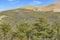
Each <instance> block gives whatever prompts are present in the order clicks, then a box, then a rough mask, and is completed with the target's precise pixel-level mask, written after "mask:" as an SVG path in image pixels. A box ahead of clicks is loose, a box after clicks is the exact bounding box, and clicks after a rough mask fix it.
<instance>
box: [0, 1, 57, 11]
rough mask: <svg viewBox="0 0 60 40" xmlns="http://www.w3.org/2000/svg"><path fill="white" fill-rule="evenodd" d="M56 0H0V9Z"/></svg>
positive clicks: (43, 4)
mask: <svg viewBox="0 0 60 40" xmlns="http://www.w3.org/2000/svg"><path fill="white" fill-rule="evenodd" d="M54 2H57V0H0V11H5V10H11V9H16V8H19V7H22V6H45V5H49V4H52V3H54Z"/></svg>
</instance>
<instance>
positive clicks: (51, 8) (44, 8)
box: [22, 2, 60, 12]
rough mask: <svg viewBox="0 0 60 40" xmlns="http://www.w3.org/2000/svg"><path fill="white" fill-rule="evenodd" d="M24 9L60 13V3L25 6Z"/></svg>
mask: <svg viewBox="0 0 60 40" xmlns="http://www.w3.org/2000/svg"><path fill="white" fill-rule="evenodd" d="M22 8H23V9H29V10H34V11H53V12H60V2H55V3H53V4H50V5H47V6H40V7H33V6H25V7H22Z"/></svg>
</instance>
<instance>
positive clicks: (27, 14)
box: [0, 2, 60, 25]
mask: <svg viewBox="0 0 60 40" xmlns="http://www.w3.org/2000/svg"><path fill="white" fill-rule="evenodd" d="M57 4H58V5H57ZM59 4H60V2H57V3H54V4H50V5H47V6H42V7H33V6H24V7H21V8H17V9H13V10H7V11H3V12H0V16H6V17H4V18H2V19H1V20H0V22H1V21H2V22H6V23H11V24H12V25H15V24H18V23H21V22H23V21H25V22H28V23H34V22H36V21H37V20H38V18H39V17H44V18H46V19H47V20H48V21H49V22H50V23H52V22H54V21H59V22H60V7H59ZM42 11H43V12H42Z"/></svg>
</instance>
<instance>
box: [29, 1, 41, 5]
mask: <svg viewBox="0 0 60 40" xmlns="http://www.w3.org/2000/svg"><path fill="white" fill-rule="evenodd" d="M41 3H42V2H41V1H38V0H33V2H31V3H29V4H30V5H37V4H41Z"/></svg>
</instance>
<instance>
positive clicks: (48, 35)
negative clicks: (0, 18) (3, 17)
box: [0, 17, 60, 40]
mask: <svg viewBox="0 0 60 40" xmlns="http://www.w3.org/2000/svg"><path fill="white" fill-rule="evenodd" d="M38 19H39V20H37V21H36V22H34V23H30V24H29V23H27V22H25V21H24V22H21V23H20V24H16V26H15V27H16V28H14V29H13V28H12V27H13V26H12V25H11V24H10V23H1V24H0V40H60V22H58V21H55V22H53V23H52V24H50V23H49V22H48V21H47V19H45V18H44V17H39V18H38Z"/></svg>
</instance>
